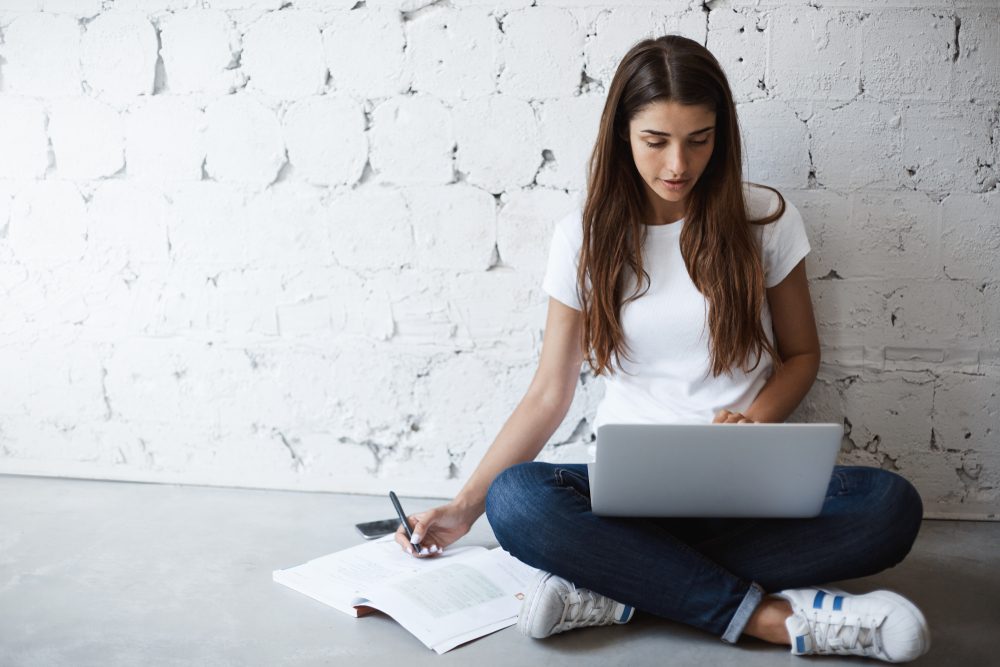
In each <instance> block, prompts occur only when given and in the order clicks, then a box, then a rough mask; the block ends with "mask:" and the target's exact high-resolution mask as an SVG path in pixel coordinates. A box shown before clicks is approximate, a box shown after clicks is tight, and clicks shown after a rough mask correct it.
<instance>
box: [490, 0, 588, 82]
mask: <svg viewBox="0 0 1000 667" xmlns="http://www.w3.org/2000/svg"><path fill="white" fill-rule="evenodd" d="M503 32H504V39H503V42H502V47H501V53H502V57H503V62H504V70H503V72H502V73H501V74H500V79H499V83H500V87H499V90H500V92H501V93H507V94H510V95H515V96H519V97H524V98H540V99H547V98H551V97H563V96H566V95H572V94H573V93H574V92H575V91H576V89H577V88H578V87H579V85H580V82H581V79H582V72H583V42H584V30H583V29H582V28H581V27H580V25H579V24H578V23H577V20H576V19H575V18H574V17H573V15H572V14H570V13H569V12H567V11H565V10H563V9H557V8H548V7H545V8H543V7H531V8H528V9H519V10H514V11H512V12H510V13H509V14H507V16H506V17H505V18H504V20H503ZM552 35H559V39H551V36H552Z"/></svg>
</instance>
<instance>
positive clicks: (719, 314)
mask: <svg viewBox="0 0 1000 667" xmlns="http://www.w3.org/2000/svg"><path fill="white" fill-rule="evenodd" d="M667 100H670V101H674V102H677V103H680V104H685V105H704V106H706V107H708V108H709V109H711V110H713V111H714V112H715V114H716V129H715V136H716V142H715V147H714V149H713V151H712V156H711V158H710V159H709V162H708V165H707V166H706V167H705V170H704V172H703V173H702V175H701V177H700V178H699V179H698V181H697V183H695V185H694V187H693V188H692V191H691V193H690V194H689V195H688V198H687V208H686V211H685V217H684V226H683V228H682V230H681V236H680V247H681V255H682V256H683V258H684V264H685V266H686V267H687V271H688V274H689V275H690V276H691V279H692V281H693V283H694V285H695V287H696V288H697V289H698V291H700V292H701V293H702V294H704V295H705V298H706V300H707V301H708V304H709V307H708V328H709V336H710V341H711V343H710V347H711V370H712V374H713V376H718V375H720V374H721V373H723V372H725V373H727V374H730V373H731V370H730V368H731V367H732V366H733V365H735V364H737V363H738V364H739V365H740V368H741V369H742V370H743V371H744V372H749V370H753V369H755V368H757V365H758V364H759V363H760V361H761V356H762V355H761V353H762V352H766V353H768V354H770V355H771V357H773V359H774V365H775V367H780V365H781V359H780V358H779V356H778V354H777V352H776V350H775V348H774V346H773V345H771V343H770V342H769V341H768V339H767V338H766V336H765V334H764V329H763V326H762V325H761V319H760V318H761V309H762V307H763V305H764V303H765V301H764V300H765V292H764V271H763V265H762V262H761V256H760V249H759V247H758V245H757V241H756V239H755V238H754V232H753V230H752V229H751V228H750V224H766V223H769V222H773V221H774V220H777V219H778V218H780V217H781V215H782V214H783V213H784V212H785V200H784V198H783V197H782V196H781V193H779V192H778V191H777V190H774V188H768V189H769V190H772V191H774V192H775V193H777V194H778V202H779V206H778V210H777V211H776V212H775V213H773V214H772V215H771V216H769V217H767V218H764V219H762V220H753V221H751V220H750V219H749V215H748V212H747V208H746V202H745V201H744V196H743V180H742V149H741V145H740V132H739V124H738V121H737V119H736V107H735V105H734V104H733V96H732V92H731V91H730V89H729V83H728V82H727V81H726V77H725V74H724V73H723V71H722V68H721V67H720V66H719V63H718V61H717V60H716V59H715V57H714V56H713V55H712V54H711V52H709V51H708V49H706V48H705V47H703V46H702V45H700V44H698V42H695V41H693V40H691V39H688V38H686V37H681V36H679V35H666V36H663V37H659V38H657V39H646V40H643V41H641V42H639V43H637V44H636V45H635V46H633V47H632V48H631V49H630V50H629V52H628V53H627V54H625V57H624V58H623V59H622V61H621V64H619V66H618V70H617V71H616V72H615V75H614V78H613V79H612V80H611V86H610V90H609V92H608V97H607V101H606V102H605V104H604V111H603V113H602V114H601V121H600V129H599V131H598V135H597V142H596V144H595V146H594V151H593V153H592V154H591V157H590V163H589V174H588V180H587V200H586V204H585V205H584V209H583V246H582V248H581V251H580V262H579V267H578V271H577V293H578V296H579V297H580V303H581V305H582V311H583V327H582V336H581V345H582V346H583V350H584V355H585V358H586V360H587V363H588V364H589V366H590V367H591V369H592V370H594V371H595V373H596V374H597V375H601V373H602V372H604V371H609V372H614V369H613V368H611V364H610V357H611V354H612V353H614V354H615V356H616V358H617V359H618V365H619V367H621V368H622V370H624V367H623V366H622V365H621V357H622V356H624V357H625V358H628V354H627V352H626V351H625V350H624V348H625V347H627V345H626V344H625V341H624V334H623V331H622V325H621V318H620V314H621V307H622V306H623V305H625V304H626V303H628V302H630V301H633V300H635V299H638V298H639V297H641V296H643V294H645V293H646V292H647V291H648V290H649V282H650V281H649V274H648V273H646V271H645V269H644V268H643V257H642V247H643V242H644V241H645V238H646V230H647V228H646V225H645V224H643V220H644V219H646V218H647V217H648V215H649V211H650V209H649V202H648V200H647V198H646V195H645V193H644V191H643V182H642V180H641V176H640V175H639V173H638V171H637V169H636V167H635V162H634V160H633V158H632V153H631V147H630V143H629V139H628V136H629V122H630V121H631V119H632V118H633V117H634V116H635V115H636V114H637V113H639V111H640V110H642V109H643V108H644V107H646V106H647V105H649V104H652V103H654V102H660V101H667ZM754 185H756V184H754ZM762 187H767V186H762ZM626 267H627V268H628V269H629V270H630V271H626V270H625V269H626ZM640 275H641V276H643V277H644V279H645V282H646V286H645V289H643V290H642V292H641V293H639V292H640V281H638V280H637V281H635V283H636V285H635V290H634V291H633V293H632V294H631V295H630V296H628V297H627V298H623V295H624V291H625V287H626V286H627V285H628V284H629V283H630V282H631V281H632V277H633V276H640ZM588 282H589V284H590V285H591V287H590V289H591V290H592V291H590V292H588V288H587V285H588ZM591 349H592V350H593V356H592V355H591ZM751 353H753V354H754V355H755V356H756V362H755V363H754V365H753V366H752V367H751V368H750V369H747V367H746V366H747V363H748V357H749V355H750V354H751Z"/></svg>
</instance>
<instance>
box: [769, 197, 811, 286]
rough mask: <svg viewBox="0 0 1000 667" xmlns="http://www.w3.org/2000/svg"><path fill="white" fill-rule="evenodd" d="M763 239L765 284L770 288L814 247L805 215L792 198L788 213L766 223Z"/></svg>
mask: <svg viewBox="0 0 1000 667" xmlns="http://www.w3.org/2000/svg"><path fill="white" fill-rule="evenodd" d="M762 239H763V240H762V243H761V245H762V255H763V257H762V259H763V261H764V286H765V287H768V288H770V287H774V286H775V285H777V284H778V283H780V282H781V281H782V280H784V279H785V278H786V277H787V276H788V274H789V273H791V271H792V269H794V268H795V265H796V264H798V263H799V262H800V261H801V260H802V258H803V257H805V256H806V255H807V254H809V251H810V250H811V247H810V245H809V238H808V237H807V236H806V227H805V224H804V223H803V221H802V215H801V214H800V213H799V210H798V209H797V208H795V206H793V205H792V203H791V202H790V201H788V199H785V212H784V214H782V216H781V217H780V218H778V219H777V220H775V221H774V222H771V223H769V224H766V225H764V231H763V237H762Z"/></svg>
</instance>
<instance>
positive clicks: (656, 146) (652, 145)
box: [646, 139, 708, 148]
mask: <svg viewBox="0 0 1000 667" xmlns="http://www.w3.org/2000/svg"><path fill="white" fill-rule="evenodd" d="M665 143H667V142H665V141H661V142H660V143H658V144H651V143H649V142H648V141H647V142H646V145H647V146H649V147H650V148H659V147H660V146H662V145H663V144H665ZM707 143H708V139H705V140H704V141H692V142H691V144H692V145H695V146H704V145H705V144H707Z"/></svg>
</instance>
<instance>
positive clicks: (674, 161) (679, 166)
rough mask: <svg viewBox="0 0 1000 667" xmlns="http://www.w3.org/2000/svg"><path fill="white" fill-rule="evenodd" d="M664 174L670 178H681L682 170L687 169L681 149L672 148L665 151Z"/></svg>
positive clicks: (685, 159)
mask: <svg viewBox="0 0 1000 667" xmlns="http://www.w3.org/2000/svg"><path fill="white" fill-rule="evenodd" d="M665 166H666V172H667V174H668V175H670V176H676V177H678V178H683V177H684V176H685V174H684V170H685V169H687V156H686V155H684V149H683V148H672V149H670V150H669V151H667V160H666V165H665Z"/></svg>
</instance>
